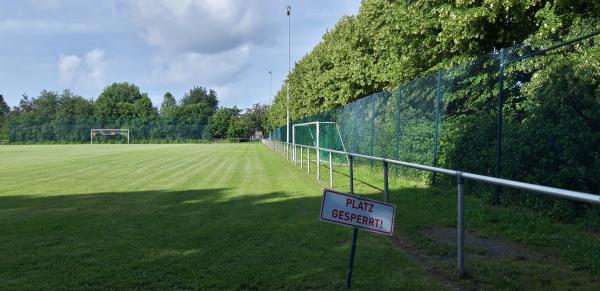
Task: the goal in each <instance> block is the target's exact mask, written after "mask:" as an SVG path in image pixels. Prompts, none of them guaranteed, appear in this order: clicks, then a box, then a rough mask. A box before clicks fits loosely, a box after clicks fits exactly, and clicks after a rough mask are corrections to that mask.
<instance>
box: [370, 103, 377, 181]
mask: <svg viewBox="0 0 600 291" xmlns="http://www.w3.org/2000/svg"><path fill="white" fill-rule="evenodd" d="M373 99H375V98H373ZM372 106H373V112H372V113H371V156H374V151H373V149H374V148H375V112H376V110H375V109H376V106H375V102H373V104H372ZM369 164H370V165H371V172H372V171H373V160H369Z"/></svg>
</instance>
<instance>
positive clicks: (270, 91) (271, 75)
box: [269, 70, 273, 107]
mask: <svg viewBox="0 0 600 291" xmlns="http://www.w3.org/2000/svg"><path fill="white" fill-rule="evenodd" d="M269 105H271V107H273V72H271V71H270V70H269Z"/></svg>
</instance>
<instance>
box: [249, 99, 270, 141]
mask: <svg viewBox="0 0 600 291" xmlns="http://www.w3.org/2000/svg"><path fill="white" fill-rule="evenodd" d="M268 110H269V105H261V104H260V103H256V104H254V105H252V108H250V109H248V110H246V113H244V115H243V119H245V122H246V125H247V130H248V131H249V132H251V134H253V133H254V132H261V133H262V134H265V133H267V131H268V130H267V126H266V116H267V111H268Z"/></svg>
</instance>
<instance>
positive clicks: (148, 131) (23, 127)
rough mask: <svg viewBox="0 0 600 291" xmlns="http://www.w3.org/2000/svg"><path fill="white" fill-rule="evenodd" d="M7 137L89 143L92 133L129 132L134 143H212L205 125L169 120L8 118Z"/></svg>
mask: <svg viewBox="0 0 600 291" xmlns="http://www.w3.org/2000/svg"><path fill="white" fill-rule="evenodd" d="M7 128H8V130H7V135H8V140H9V141H10V143H13V144H29V143H87V142H90V130H91V129H103V128H104V129H129V132H130V141H131V142H132V143H165V142H201V141H203V140H208V139H211V138H212V136H211V134H210V129H209V127H208V126H207V125H205V124H179V123H176V122H174V121H173V120H170V119H167V118H156V117H155V118H102V117H71V118H65V119H60V118H52V119H43V118H30V117H28V116H27V115H18V116H16V117H14V118H9V120H8V126H7ZM98 142H109V143H119V142H125V143H126V140H122V139H115V138H107V139H100V140H98Z"/></svg>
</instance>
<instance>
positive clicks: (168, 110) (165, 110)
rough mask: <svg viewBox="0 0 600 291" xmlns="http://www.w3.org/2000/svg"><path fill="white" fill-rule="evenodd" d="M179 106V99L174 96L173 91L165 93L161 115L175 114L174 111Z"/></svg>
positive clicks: (161, 105)
mask: <svg viewBox="0 0 600 291" xmlns="http://www.w3.org/2000/svg"><path fill="white" fill-rule="evenodd" d="M176 107H177V100H175V97H173V94H171V92H167V93H165V96H164V97H163V102H162V103H161V104H160V113H161V115H164V116H168V115H173V113H174V112H173V111H174V110H175V108H176Z"/></svg>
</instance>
